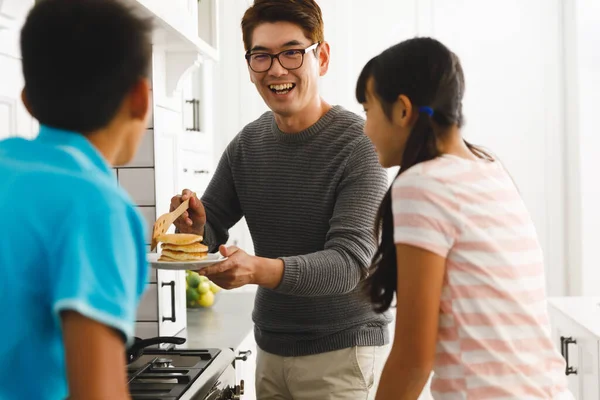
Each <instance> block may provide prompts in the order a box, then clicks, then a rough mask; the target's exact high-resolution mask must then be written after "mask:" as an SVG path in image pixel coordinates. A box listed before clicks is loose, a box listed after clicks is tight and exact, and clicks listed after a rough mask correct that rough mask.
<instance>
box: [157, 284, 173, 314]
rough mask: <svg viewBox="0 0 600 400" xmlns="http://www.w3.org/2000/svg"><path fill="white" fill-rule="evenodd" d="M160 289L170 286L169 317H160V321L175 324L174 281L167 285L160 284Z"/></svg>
mask: <svg viewBox="0 0 600 400" xmlns="http://www.w3.org/2000/svg"><path fill="white" fill-rule="evenodd" d="M160 286H161V287H165V286H171V316H170V317H162V321H163V322H165V321H171V322H175V321H176V318H175V281H171V282H169V283H164V282H163V283H162V284H161V285H160Z"/></svg>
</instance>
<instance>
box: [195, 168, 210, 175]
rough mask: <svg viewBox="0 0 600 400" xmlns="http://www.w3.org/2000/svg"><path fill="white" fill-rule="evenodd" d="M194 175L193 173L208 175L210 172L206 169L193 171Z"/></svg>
mask: <svg viewBox="0 0 600 400" xmlns="http://www.w3.org/2000/svg"><path fill="white" fill-rule="evenodd" d="M194 173H195V174H209V173H210V171H209V170H207V169H195V170H194Z"/></svg>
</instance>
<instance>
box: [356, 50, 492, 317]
mask: <svg viewBox="0 0 600 400" xmlns="http://www.w3.org/2000/svg"><path fill="white" fill-rule="evenodd" d="M370 78H372V79H373V88H374V93H373V94H374V95H375V97H376V98H377V99H378V100H379V102H380V103H381V106H382V108H383V111H384V112H385V114H386V115H387V117H388V118H390V119H391V116H392V107H393V104H394V103H395V102H396V100H397V99H398V96H400V95H401V94H402V95H405V96H406V97H408V98H409V99H410V101H411V102H412V105H413V109H414V110H418V107H430V108H431V109H432V110H433V115H431V116H430V115H429V114H428V113H426V112H419V115H418V119H417V121H416V123H415V125H414V126H413V128H412V131H411V133H410V135H409V137H408V140H407V142H406V147H405V149H404V154H403V156H402V165H401V167H400V170H399V171H398V175H400V174H402V173H403V172H404V171H406V170H407V169H409V168H410V167H412V166H414V165H416V164H418V163H421V162H424V161H428V160H432V159H434V158H436V157H438V156H440V155H441V154H440V152H439V150H438V146H437V142H438V139H439V138H438V137H437V136H436V133H435V131H434V129H433V124H432V123H434V124H435V125H436V126H438V127H439V128H441V129H438V132H443V131H444V128H448V127H451V126H453V125H457V126H458V127H459V128H460V127H461V126H462V125H463V123H464V118H463V114H462V99H463V94H464V92H465V79H464V75H463V70H462V67H461V65H460V61H459V60H458V57H457V56H456V55H455V54H454V53H452V52H451V51H450V50H449V49H448V48H447V47H446V46H444V45H443V44H442V43H440V42H439V41H437V40H435V39H431V38H414V39H409V40H406V41H404V42H401V43H399V44H397V45H395V46H392V47H390V48H388V49H387V50H385V51H384V52H383V53H381V54H379V55H378V56H376V57H374V58H373V59H371V60H370V61H369V62H368V63H367V64H366V65H365V67H364V68H363V70H362V72H361V74H360V76H359V78H358V83H357V85H356V99H357V100H358V102H359V103H365V101H366V92H367V82H368V81H369V79H370ZM417 112H418V111H417ZM465 143H466V145H467V146H468V147H469V149H470V150H471V151H472V152H473V153H474V154H475V155H476V156H478V157H480V158H485V159H490V160H491V159H492V157H491V156H490V155H488V154H487V153H486V152H485V151H483V150H481V149H479V148H477V147H475V146H473V145H471V144H469V143H467V142H466V141H465ZM391 197H392V196H391V188H390V189H389V190H388V191H387V193H386V194H385V197H384V198H383V200H382V202H381V206H380V207H379V211H378V213H377V218H376V222H375V235H376V239H377V242H378V243H379V248H378V249H377V252H376V253H375V256H374V257H373V263H372V265H371V267H370V271H369V272H370V273H369V277H368V278H367V279H366V281H365V289H366V291H367V293H368V294H369V296H370V298H371V301H372V303H373V304H374V307H375V310H377V311H378V312H383V311H385V310H387V309H388V308H389V307H390V305H391V303H392V300H393V298H394V293H395V292H396V288H397V280H396V279H397V271H396V268H397V266H396V245H395V243H394V219H393V214H392V198H391Z"/></svg>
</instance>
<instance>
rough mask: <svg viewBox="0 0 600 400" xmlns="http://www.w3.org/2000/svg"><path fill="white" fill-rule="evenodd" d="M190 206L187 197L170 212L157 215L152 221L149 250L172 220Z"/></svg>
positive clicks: (152, 248) (154, 245) (153, 247)
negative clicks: (152, 227)
mask: <svg viewBox="0 0 600 400" xmlns="http://www.w3.org/2000/svg"><path fill="white" fill-rule="evenodd" d="M195 195H196V193H192V196H195ZM189 206H190V199H189V198H188V199H187V200H185V201H184V202H183V203H181V204H180V205H179V207H177V208H176V209H175V210H173V211H171V212H170V213H166V214H163V215H161V216H160V217H158V219H157V220H156V222H155V223H154V229H153V231H152V243H151V245H150V250H151V251H154V249H156V246H158V241H157V240H156V239H157V238H158V237H159V236H160V235H163V234H164V233H165V232H166V231H167V230H168V229H169V227H170V226H171V224H172V223H173V222H175V220H176V219H177V218H179V217H180V216H181V214H183V213H184V212H185V211H186V210H187V209H188V208H189Z"/></svg>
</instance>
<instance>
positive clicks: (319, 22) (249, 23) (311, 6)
mask: <svg viewBox="0 0 600 400" xmlns="http://www.w3.org/2000/svg"><path fill="white" fill-rule="evenodd" d="M265 22H291V23H293V24H296V25H298V26H299V27H300V28H302V30H303V31H304V35H306V37H307V38H309V39H310V40H311V41H312V43H317V42H319V43H322V42H323V41H324V40H325V37H324V33H323V30H324V28H323V15H322V13H321V8H320V7H319V5H318V4H317V2H316V1H314V0H255V1H254V4H253V5H252V6H251V7H250V8H248V9H247V10H246V13H245V14H244V17H243V18H242V37H243V40H244V48H245V50H246V51H248V50H250V48H251V47H252V33H253V32H254V29H255V28H256V27H257V26H258V25H260V24H262V23H265Z"/></svg>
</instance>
